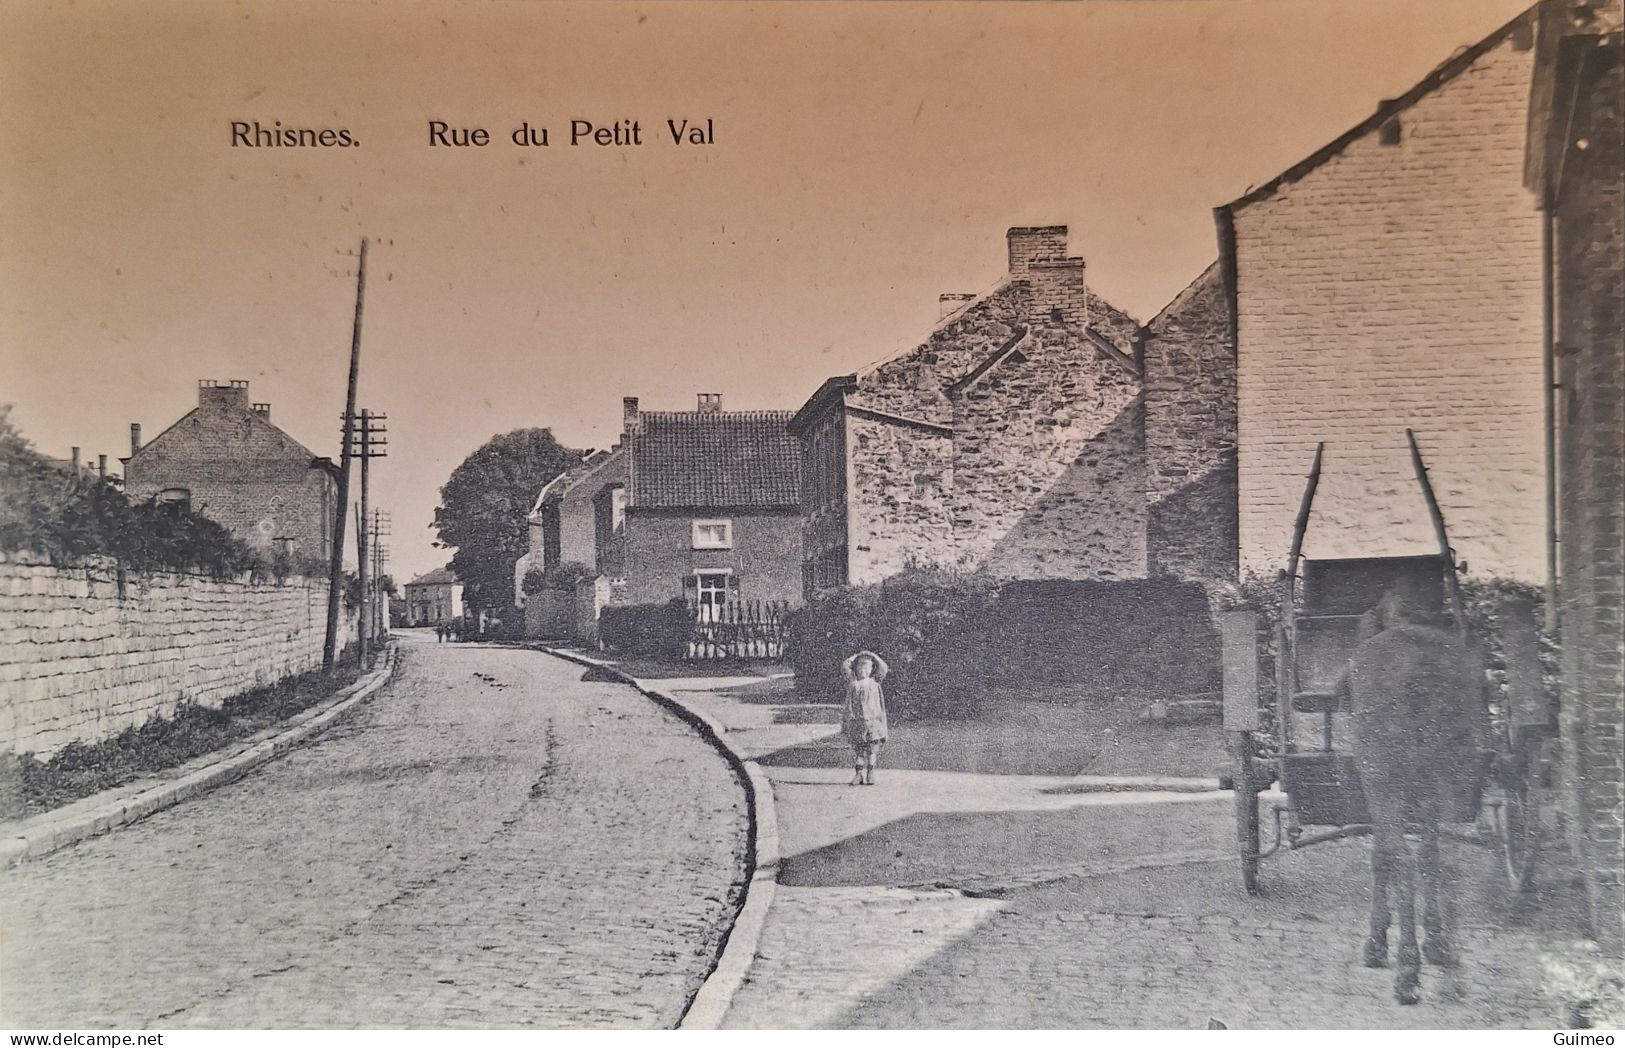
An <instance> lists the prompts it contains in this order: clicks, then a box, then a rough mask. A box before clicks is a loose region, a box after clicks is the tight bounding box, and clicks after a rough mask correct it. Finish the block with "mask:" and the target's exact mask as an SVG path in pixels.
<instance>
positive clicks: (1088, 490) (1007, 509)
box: [791, 226, 1146, 593]
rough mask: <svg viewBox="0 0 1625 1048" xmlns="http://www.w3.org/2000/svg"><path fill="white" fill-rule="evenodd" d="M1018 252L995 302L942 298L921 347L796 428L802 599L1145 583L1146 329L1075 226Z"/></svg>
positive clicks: (1012, 239) (1035, 230)
mask: <svg viewBox="0 0 1625 1048" xmlns="http://www.w3.org/2000/svg"><path fill="white" fill-rule="evenodd" d="M1006 239H1007V243H1008V249H1009V270H1008V273H1007V275H1006V276H1005V278H1004V279H1003V280H1001V281H1000V283H999V284H998V285H997V286H996V287H995V288H994V289H993V290H991V291H989V292H988V293H986V294H984V295H980V296H964V295H945V296H943V304H944V307H945V310H944V312H945V316H944V318H943V320H942V322H941V323H940V324H939V325H938V326H937V328H936V330H935V331H933V332H932V333H931V334H930V336H928V337H927V339H926V340H925V341H924V342H923V343H921V344H920V345H919V346H917V347H915V348H913V349H910V350H908V351H906V352H904V353H902V354H899V355H898V356H895V357H892V358H891V359H889V360H886V361H884V362H882V363H880V364H877V365H874V366H872V367H870V368H867V369H865V370H864V371H861V372H858V373H856V374H852V375H845V376H840V377H837V378H832V379H830V380H829V381H827V382H825V383H824V385H823V386H822V387H821V388H820V389H819V390H818V391H817V392H816V393H814V394H813V396H812V397H811V398H810V399H809V400H808V401H807V402H806V404H805V405H804V406H803V407H802V408H801V410H800V411H799V412H798V413H797V414H796V416H795V418H794V419H793V420H792V422H791V430H792V431H793V432H794V433H795V434H796V435H797V437H798V439H799V440H800V442H801V449H802V476H803V503H802V513H803V534H804V541H805V561H804V565H803V586H804V588H805V589H806V591H807V592H809V593H812V592H817V591H819V590H823V589H827V588H830V587H834V586H840V585H844V584H847V583H853V584H859V583H868V582H875V581H878V580H880V579H882V578H885V577H886V576H888V575H892V574H895V573H896V572H898V571H900V570H901V569H902V568H903V567H905V566H906V565H907V564H908V563H909V562H910V561H922V562H932V563H938V564H957V565H961V566H965V567H985V568H986V569H988V570H990V571H992V572H994V573H996V574H998V575H1001V576H1005V577H1009V578H1093V579H1111V578H1138V577H1142V576H1144V575H1145V573H1146V529H1145V519H1146V516H1145V510H1146V500H1145V477H1144V466H1145V462H1144V453H1143V439H1144V438H1143V433H1142V418H1141V379H1140V365H1139V361H1138V360H1137V357H1136V333H1137V331H1138V325H1137V324H1136V323H1135V322H1134V320H1133V319H1132V318H1130V317H1129V316H1128V315H1127V314H1125V313H1123V312H1122V311H1121V310H1118V309H1117V308H1115V307H1113V306H1112V305H1111V304H1110V303H1108V302H1106V301H1105V300H1104V299H1102V298H1100V296H1098V295H1096V294H1095V293H1093V292H1092V291H1090V290H1089V289H1088V288H1087V286H1086V284H1085V282H1084V263H1083V260H1082V259H1080V258H1069V257H1067V255H1066V239H1067V231H1066V227H1065V226H1044V227H1018V228H1015V229H1011V230H1010V231H1009V233H1008V234H1007V235H1006Z"/></svg>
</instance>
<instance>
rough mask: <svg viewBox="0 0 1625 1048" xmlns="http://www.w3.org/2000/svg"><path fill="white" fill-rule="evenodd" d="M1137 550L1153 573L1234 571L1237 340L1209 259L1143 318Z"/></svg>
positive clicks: (1211, 575) (1224, 574)
mask: <svg viewBox="0 0 1625 1048" xmlns="http://www.w3.org/2000/svg"><path fill="white" fill-rule="evenodd" d="M1142 362H1143V365H1144V368H1145V457H1146V464H1145V486H1146V493H1147V494H1148V496H1149V498H1150V506H1149V508H1148V510H1147V522H1146V559H1147V562H1148V566H1149V569H1150V573H1151V574H1152V575H1171V576H1173V577H1175V578H1183V579H1233V578H1235V575H1236V347H1235V345H1234V343H1233V342H1232V341H1231V338H1230V309H1229V304H1228V301H1227V296H1226V293H1225V288H1224V282H1223V280H1222V279H1221V277H1220V272H1219V266H1218V264H1217V263H1215V264H1214V265H1212V266H1209V267H1208V269H1207V271H1206V272H1204V273H1203V274H1202V275H1201V276H1199V277H1197V278H1196V280H1195V281H1194V282H1193V283H1192V284H1191V285H1190V287H1188V288H1186V289H1185V290H1184V291H1182V292H1181V293H1180V294H1179V296H1178V297H1176V298H1175V299H1174V300H1173V301H1172V302H1171V303H1169V304H1168V307H1167V308H1166V309H1164V310H1163V311H1162V312H1161V313H1160V314H1158V315H1157V317H1156V318H1155V319H1153V320H1152V321H1151V323H1150V324H1148V325H1146V331H1145V337H1144V341H1143V355H1142Z"/></svg>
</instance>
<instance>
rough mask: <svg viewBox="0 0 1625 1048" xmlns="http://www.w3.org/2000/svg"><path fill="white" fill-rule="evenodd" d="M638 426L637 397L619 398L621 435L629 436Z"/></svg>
mask: <svg viewBox="0 0 1625 1048" xmlns="http://www.w3.org/2000/svg"><path fill="white" fill-rule="evenodd" d="M637 428H638V398H637V397H622V398H621V435H622V436H631V435H632V433H633V432H635V431H636V430H637Z"/></svg>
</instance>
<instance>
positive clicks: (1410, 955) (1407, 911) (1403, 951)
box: [1394, 834, 1422, 1004]
mask: <svg viewBox="0 0 1625 1048" xmlns="http://www.w3.org/2000/svg"><path fill="white" fill-rule="evenodd" d="M1394 874H1395V878H1394V880H1395V882H1396V883H1395V885H1394V887H1395V888H1397V889H1398V891H1399V958H1398V960H1399V964H1398V968H1397V969H1396V970H1395V972H1394V1000H1396V1001H1398V1002H1399V1003H1400V1004H1415V1003H1416V1002H1417V1001H1418V1000H1420V999H1421V985H1422V951H1421V950H1419V949H1417V946H1416V860H1415V858H1414V857H1413V856H1412V855H1411V848H1410V845H1409V844H1408V843H1407V842H1406V841H1405V838H1404V836H1403V834H1401V835H1399V847H1398V855H1397V861H1396V862H1395V863H1394Z"/></svg>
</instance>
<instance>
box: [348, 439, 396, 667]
mask: <svg viewBox="0 0 1625 1048" xmlns="http://www.w3.org/2000/svg"><path fill="white" fill-rule="evenodd" d="M386 418H388V416H387V415H374V414H373V413H372V412H371V411H368V410H367V409H366V408H362V409H361V417H360V419H359V420H358V422H359V428H358V429H357V431H356V447H355V450H354V451H353V452H351V454H353V455H359V456H360V457H361V504H360V506H359V507H358V508H357V509H356V528H355V553H356V565H357V567H358V568H359V570H360V572H361V614H360V616H359V617H358V619H357V624H358V626H359V630H358V632H359V637H358V638H357V640H358V643H359V646H360V653H361V663H362V665H363V666H364V665H366V664H367V651H368V649H369V648H370V647H371V646H372V632H373V621H372V614H371V612H372V610H373V607H374V606H375V605H376V603H377V601H376V599H375V598H374V596H373V593H372V582H371V580H372V578H373V574H372V564H371V561H370V560H369V558H368V556H367V540H368V538H369V536H368V534H367V533H368V531H370V530H371V524H372V518H371V517H369V516H368V507H367V502H368V499H369V498H370V497H371V491H372V483H371V480H370V470H369V469H368V466H369V464H370V463H371V462H372V460H373V459H375V458H382V457H383V456H384V455H385V454H386V452H385V451H384V450H383V446H384V445H385V444H387V443H388V440H387V439H386V438H385V437H384V436H383V435H382V434H383V433H384V432H385V427H383V426H381V425H379V423H380V422H382V421H383V420H384V419H386Z"/></svg>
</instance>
